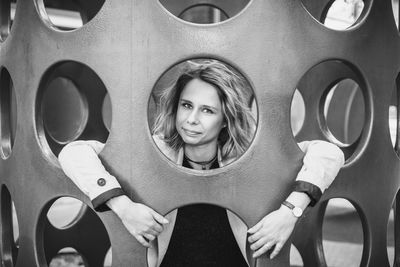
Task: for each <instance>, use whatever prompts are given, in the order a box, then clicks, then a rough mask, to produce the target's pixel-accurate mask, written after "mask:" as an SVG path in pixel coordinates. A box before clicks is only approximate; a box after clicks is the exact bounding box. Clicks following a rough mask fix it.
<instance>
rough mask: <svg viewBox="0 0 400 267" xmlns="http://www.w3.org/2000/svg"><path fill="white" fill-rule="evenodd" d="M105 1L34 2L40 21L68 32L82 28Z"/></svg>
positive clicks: (47, 0)
mask: <svg viewBox="0 0 400 267" xmlns="http://www.w3.org/2000/svg"><path fill="white" fill-rule="evenodd" d="M104 2H105V0H94V1H90V2H87V1H62V0H36V7H37V10H38V12H39V14H40V15H41V17H42V19H43V20H44V21H45V22H47V24H49V25H51V26H52V27H53V28H56V29H58V30H62V31H70V30H74V29H77V28H80V27H82V26H83V25H85V24H86V23H88V22H89V21H90V20H92V19H93V18H94V17H95V16H96V15H97V13H98V12H99V11H100V9H101V8H102V6H103V4H104Z"/></svg>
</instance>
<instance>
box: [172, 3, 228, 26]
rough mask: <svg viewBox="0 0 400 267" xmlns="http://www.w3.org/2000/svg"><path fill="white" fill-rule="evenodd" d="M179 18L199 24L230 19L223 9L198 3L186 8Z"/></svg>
mask: <svg viewBox="0 0 400 267" xmlns="http://www.w3.org/2000/svg"><path fill="white" fill-rule="evenodd" d="M179 18H181V19H183V20H186V21H189V22H193V23H199V24H211V23H217V22H221V21H224V20H227V19H228V15H227V14H226V13H224V12H223V11H222V10H221V9H219V8H217V7H214V6H210V5H197V6H193V7H191V8H188V9H186V10H185V11H183V12H182V14H180V15H179Z"/></svg>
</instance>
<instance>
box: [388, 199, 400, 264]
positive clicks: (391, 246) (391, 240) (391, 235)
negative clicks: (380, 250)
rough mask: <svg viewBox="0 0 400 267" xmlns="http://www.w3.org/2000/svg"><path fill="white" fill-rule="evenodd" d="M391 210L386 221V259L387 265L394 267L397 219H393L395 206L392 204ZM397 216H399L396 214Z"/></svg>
mask: <svg viewBox="0 0 400 267" xmlns="http://www.w3.org/2000/svg"><path fill="white" fill-rule="evenodd" d="M396 200H397V196H396ZM392 207H393V208H392V209H390V213H389V219H388V225H387V237H386V240H387V241H386V243H387V244H386V246H387V254H388V258H389V263H390V266H397V264H396V265H394V264H393V263H394V260H395V256H394V255H395V240H396V238H395V229H394V228H395V221H396V220H398V218H395V213H396V212H395V210H396V204H394V205H393V206H392ZM397 216H399V215H398V214H397Z"/></svg>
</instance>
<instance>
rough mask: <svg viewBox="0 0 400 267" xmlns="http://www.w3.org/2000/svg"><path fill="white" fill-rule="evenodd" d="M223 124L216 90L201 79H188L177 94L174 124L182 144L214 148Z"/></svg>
mask: <svg viewBox="0 0 400 267" xmlns="http://www.w3.org/2000/svg"><path fill="white" fill-rule="evenodd" d="M224 123H225V122H224V116H223V114H222V106H221V100H220V99H219V96H218V93H217V89H216V88H215V87H214V86H213V85H211V84H209V83H207V82H204V81H202V80H200V79H193V80H191V81H190V82H189V83H188V84H187V85H186V86H185V87H184V89H183V90H182V93H181V95H180V98H179V102H178V110H177V114H176V122H175V127H176V129H177V131H178V133H179V135H180V136H181V137H182V139H183V141H184V142H185V144H186V145H191V146H204V145H210V146H216V145H217V141H218V135H219V133H220V131H221V129H222V128H223V127H224Z"/></svg>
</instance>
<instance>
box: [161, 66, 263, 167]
mask: <svg viewBox="0 0 400 267" xmlns="http://www.w3.org/2000/svg"><path fill="white" fill-rule="evenodd" d="M188 63H189V64H188V67H187V68H186V69H185V70H184V71H183V72H182V74H181V75H180V76H179V77H178V78H177V79H176V81H175V82H174V83H173V85H172V86H170V87H168V88H166V89H165V90H164V91H163V92H162V93H161V95H160V109H159V113H158V115H157V117H156V119H155V123H154V127H153V134H155V135H159V136H161V137H162V138H163V140H164V142H166V143H167V144H168V145H169V146H170V147H171V148H172V149H174V150H179V149H180V148H181V147H182V146H183V145H184V142H183V140H182V138H181V136H180V135H179V134H178V132H177V130H176V127H175V120H176V113H177V109H178V103H179V98H180V95H181V93H182V91H183V89H184V88H185V86H186V85H187V84H188V83H189V82H190V81H191V80H193V79H199V80H202V81H204V82H207V83H209V84H211V85H213V86H214V87H215V88H216V89H217V92H218V96H219V98H220V101H221V104H222V114H223V116H224V120H225V122H226V124H227V127H224V128H223V129H222V130H221V132H220V134H219V137H218V141H219V145H220V147H221V155H222V158H223V159H225V158H228V157H237V156H239V155H241V154H243V153H244V151H245V150H246V149H247V148H248V147H249V145H250V142H251V140H252V138H253V135H254V131H255V119H254V117H253V115H252V113H251V110H250V108H249V104H250V103H249V100H248V97H246V94H247V95H248V94H249V90H251V88H249V86H248V85H247V84H246V83H245V81H244V79H243V78H242V77H241V76H239V75H238V74H237V73H236V72H235V71H234V70H232V69H231V68H230V67H228V66H226V65H225V64H223V63H222V62H219V61H217V60H196V61H190V62H188Z"/></svg>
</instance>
